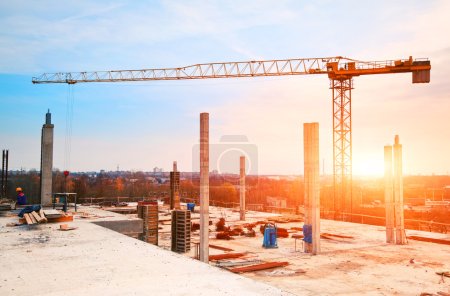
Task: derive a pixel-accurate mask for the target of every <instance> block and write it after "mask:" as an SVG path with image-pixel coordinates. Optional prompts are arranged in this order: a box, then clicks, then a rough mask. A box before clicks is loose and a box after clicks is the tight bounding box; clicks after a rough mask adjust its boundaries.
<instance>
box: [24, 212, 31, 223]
mask: <svg viewBox="0 0 450 296" xmlns="http://www.w3.org/2000/svg"><path fill="white" fill-rule="evenodd" d="M23 217H24V218H25V220H26V221H27V224H33V221H31V219H30V217H29V216H28V214H27V213H25V214H23Z"/></svg>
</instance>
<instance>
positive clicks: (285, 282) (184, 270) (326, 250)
mask: <svg viewBox="0 0 450 296" xmlns="http://www.w3.org/2000/svg"><path fill="white" fill-rule="evenodd" d="M80 211H81V212H87V213H89V216H90V218H79V217H78V216H76V217H75V221H74V222H73V223H71V225H73V226H76V227H79V228H78V229H77V230H74V231H68V232H60V231H58V230H57V227H58V225H59V224H42V225H38V226H31V227H29V226H19V227H5V225H6V223H8V222H13V221H17V218H11V217H10V218H0V268H1V270H2V272H0V295H25V294H29V293H30V291H33V293H34V294H36V295H85V294H89V295H90V294H93V293H101V294H106V295H119V294H120V295H225V294H230V293H235V294H236V295H266V294H267V295H269V294H270V295H286V294H291V295H292V294H294V295H419V294H420V293H422V292H430V293H437V292H438V291H443V292H450V278H445V277H444V278H443V277H441V276H439V275H436V273H435V272H438V271H449V270H450V246H448V245H440V244H434V243H427V242H420V241H412V240H411V241H409V244H408V245H404V246H397V245H387V244H385V243H384V241H385V231H384V228H383V227H378V226H370V225H361V224H353V223H345V222H337V221H330V220H322V221H321V226H322V232H328V233H333V234H341V235H347V236H353V239H343V238H334V239H332V240H327V239H322V240H321V248H322V252H321V254H320V255H317V256H310V255H308V254H305V253H302V252H300V250H301V241H300V240H298V241H297V251H295V250H294V239H293V238H279V239H278V246H279V247H278V248H277V249H264V248H262V246H261V245H262V235H261V233H260V232H259V229H256V228H255V230H256V233H257V236H256V237H255V238H248V237H235V239H234V240H231V241H224V240H217V239H215V227H214V226H211V227H210V244H215V245H220V246H224V247H227V248H231V249H233V250H234V251H235V252H249V255H248V257H247V258H246V259H259V260H267V261H288V262H289V263H290V265H289V266H287V267H284V268H278V269H275V270H268V271H259V272H249V273H244V274H242V275H243V276H237V275H234V274H232V273H230V272H228V271H225V270H220V269H219V268H215V267H213V266H208V265H205V264H203V263H200V262H199V261H197V260H193V259H190V258H186V257H193V256H194V250H193V249H192V250H191V252H189V253H187V254H184V255H178V254H175V253H172V252H170V251H166V250H164V249H169V248H170V221H168V220H169V219H170V216H169V215H165V213H164V212H163V213H160V220H162V221H161V222H160V227H162V229H160V235H159V243H160V247H159V248H158V247H155V246H152V245H149V244H146V243H144V242H141V241H138V240H135V239H132V238H130V237H127V236H124V235H121V234H119V233H116V232H114V231H111V230H108V229H105V228H102V227H100V226H97V225H94V224H92V223H86V222H89V221H90V222H94V221H101V220H108V219H110V220H114V221H120V220H121V219H130V220H133V219H135V218H134V215H121V214H116V213H111V212H106V211H101V210H99V209H95V208H84V207H83V208H81V209H80ZM167 213H168V211H167ZM270 216H272V217H273V216H277V215H276V214H269V213H259V212H248V213H247V215H246V218H247V219H246V222H254V221H258V220H264V219H265V218H267V217H270ZM210 217H211V220H213V222H214V223H215V222H216V221H218V219H219V218H220V217H224V218H225V219H226V221H227V222H226V224H227V225H241V224H243V223H244V222H243V221H239V212H238V211H232V210H230V209H223V208H216V207H210ZM193 219H194V221H195V220H196V219H198V213H194V214H193ZM197 222H198V221H197ZM302 224H303V223H301V222H296V223H282V224H281V223H280V224H278V226H280V227H283V228H287V229H290V228H291V227H301V226H302ZM292 233H294V232H292ZM292 233H290V234H292ZM407 235H419V236H428V237H434V238H440V239H450V235H448V234H437V233H429V232H421V231H412V230H407ZM192 239H193V240H198V231H197V232H194V233H193V235H192ZM222 253H224V252H223V251H220V250H216V249H210V254H211V255H212V254H222ZM211 264H213V262H211ZM5 271H6V272H5ZM299 271H300V272H299ZM255 281H256V282H255ZM266 283H267V284H269V285H271V286H268V285H266Z"/></svg>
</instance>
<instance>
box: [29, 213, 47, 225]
mask: <svg viewBox="0 0 450 296" xmlns="http://www.w3.org/2000/svg"><path fill="white" fill-rule="evenodd" d="M23 217H24V218H25V222H26V223H27V224H29V225H32V224H37V223H46V222H47V218H46V217H45V215H44V212H43V211H42V209H41V210H40V211H39V213H37V212H36V211H33V212H31V213H25V214H23Z"/></svg>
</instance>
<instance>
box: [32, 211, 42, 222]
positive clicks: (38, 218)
mask: <svg viewBox="0 0 450 296" xmlns="http://www.w3.org/2000/svg"><path fill="white" fill-rule="evenodd" d="M31 215H32V216H33V217H34V219H36V221H37V222H38V223H41V221H42V218H41V216H39V215H38V213H36V212H35V211H33V212H31Z"/></svg>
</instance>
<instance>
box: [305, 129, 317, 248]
mask: <svg viewBox="0 0 450 296" xmlns="http://www.w3.org/2000/svg"><path fill="white" fill-rule="evenodd" d="M303 145H304V178H305V224H310V225H312V243H311V244H309V243H305V252H308V253H312V254H313V255H316V254H318V253H319V252H320V177H319V170H320V164H319V123H317V122H313V123H304V124H303Z"/></svg>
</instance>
